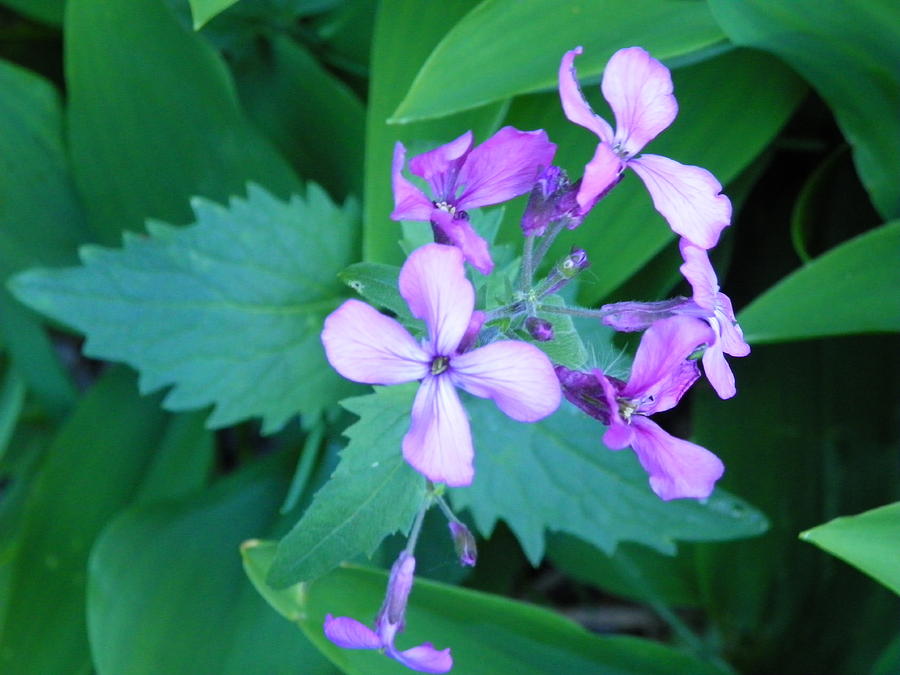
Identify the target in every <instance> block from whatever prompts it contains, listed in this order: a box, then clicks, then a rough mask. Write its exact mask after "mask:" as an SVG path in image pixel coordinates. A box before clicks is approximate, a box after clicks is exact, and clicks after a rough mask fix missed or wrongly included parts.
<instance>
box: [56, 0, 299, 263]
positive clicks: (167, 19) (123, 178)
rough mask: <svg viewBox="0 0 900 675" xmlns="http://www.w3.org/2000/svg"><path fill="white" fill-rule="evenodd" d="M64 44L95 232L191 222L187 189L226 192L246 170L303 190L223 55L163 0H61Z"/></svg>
mask: <svg viewBox="0 0 900 675" xmlns="http://www.w3.org/2000/svg"><path fill="white" fill-rule="evenodd" d="M65 47H66V50H65V64H66V84H67V85H68V95H69V108H68V119H67V124H68V131H69V143H70V148H71V158H72V166H73V172H74V175H75V179H76V183H77V185H78V188H79V190H80V193H81V196H82V198H83V200H84V204H85V207H86V209H87V212H88V216H89V221H90V224H91V227H92V228H93V230H94V232H95V233H96V235H97V237H98V239H99V240H100V242H101V243H103V244H106V245H111V246H112V245H116V244H117V243H118V242H119V239H120V232H121V231H122V230H123V229H130V230H135V231H141V230H142V227H143V224H144V221H145V220H146V219H147V218H159V219H162V220H166V221H168V222H172V223H184V222H188V221H189V220H190V217H191V213H190V209H189V208H188V200H189V199H190V197H192V196H194V195H200V196H202V197H206V198H209V199H215V200H220V201H224V200H225V199H227V198H228V197H229V196H230V195H233V194H239V193H240V192H242V191H243V190H244V186H245V184H246V183H247V182H248V181H251V180H252V181H255V182H257V183H259V184H260V185H262V186H263V187H265V188H267V189H269V190H271V191H273V192H274V193H275V194H277V195H278V196H280V197H286V196H287V195H288V194H290V193H292V192H297V191H299V188H300V185H299V184H298V181H297V178H296V176H295V175H294V173H293V171H292V170H291V169H290V167H289V166H288V165H287V163H286V162H285V161H284V160H283V159H282V158H281V156H280V155H278V153H276V152H275V151H274V150H273V149H272V147H271V146H270V145H269V144H268V142H267V141H265V140H264V139H263V138H262V137H261V135H260V134H258V133H257V132H256V130H255V129H254V128H253V127H252V125H250V123H249V122H247V120H246V119H245V118H244V116H243V114H242V112H241V110H240V108H239V106H238V101H237V96H236V94H235V91H234V84H233V82H232V81H231V78H230V76H229V74H228V70H227V68H226V66H225V64H224V62H223V60H222V58H221V57H220V56H219V54H218V53H217V52H215V51H214V50H213V49H212V47H210V46H209V45H208V44H207V43H206V42H205V41H204V40H203V38H201V37H200V36H198V35H196V34H195V33H192V32H191V31H190V30H188V29H187V28H186V27H183V26H182V25H181V24H180V23H179V22H178V20H177V19H176V17H175V15H174V14H173V13H172V11H171V9H170V8H169V7H168V6H167V5H166V4H165V3H164V2H163V0H105V1H104V2H95V0H69V2H68V3H67V7H66V40H65Z"/></svg>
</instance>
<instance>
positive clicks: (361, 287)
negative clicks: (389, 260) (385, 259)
mask: <svg viewBox="0 0 900 675" xmlns="http://www.w3.org/2000/svg"><path fill="white" fill-rule="evenodd" d="M339 276H340V278H341V281H343V282H344V283H345V284H347V285H348V286H349V287H350V288H352V289H353V290H354V291H356V292H357V293H359V294H360V295H361V296H363V297H364V298H365V299H366V300H368V301H369V302H371V303H372V304H373V305H375V306H376V307H383V308H384V309H389V310H390V311H392V312H393V313H394V314H396V315H397V316H398V317H401V319H402V320H403V321H404V322H408V321H413V316H412V314H410V313H409V306H408V305H407V304H406V300H404V299H403V296H401V295H400V290H399V288H398V286H397V284H398V279H399V278H400V268H399V267H396V266H394V265H384V264H382V263H371V262H360V263H354V264H353V265H350V267H348V268H347V269H345V270H344V271H343V272H341V273H340V275H339Z"/></svg>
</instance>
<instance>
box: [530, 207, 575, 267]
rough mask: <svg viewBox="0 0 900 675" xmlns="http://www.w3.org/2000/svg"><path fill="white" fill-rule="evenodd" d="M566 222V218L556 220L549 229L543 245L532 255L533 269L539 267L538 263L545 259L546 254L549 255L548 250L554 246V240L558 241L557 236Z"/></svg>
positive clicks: (542, 241) (542, 242)
mask: <svg viewBox="0 0 900 675" xmlns="http://www.w3.org/2000/svg"><path fill="white" fill-rule="evenodd" d="M566 222H568V221H567V220H566V219H565V218H563V219H561V220H558V221H555V222H554V223H553V224H552V225H551V226H550V228H549V229H548V230H547V233H546V234H545V235H544V238H543V239H542V240H541V245H540V246H539V247H538V249H537V253H535V254H534V256H532V269H537V267H538V265H540V264H541V262H542V261H543V260H544V256H546V255H547V251H549V250H550V247H551V246H553V242H554V241H556V237H557V236H559V233H560V232H562V230H563V227H564V226H565V224H566Z"/></svg>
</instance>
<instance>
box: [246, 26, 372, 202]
mask: <svg viewBox="0 0 900 675" xmlns="http://www.w3.org/2000/svg"><path fill="white" fill-rule="evenodd" d="M232 70H233V72H234V75H235V81H236V83H237V88H238V93H239V94H240V96H241V101H242V103H243V104H244V107H245V108H246V110H247V114H248V115H249V116H250V119H252V120H253V121H254V122H255V123H256V124H257V125H258V126H259V127H260V129H262V131H263V132H265V133H266V135H267V136H268V138H269V139H270V140H271V141H272V142H273V143H275V145H276V147H278V149H279V150H281V152H282V154H283V155H284V156H285V158H286V159H288V160H289V161H290V162H291V164H292V165H293V166H294V168H295V169H296V170H297V172H298V173H299V174H300V175H301V176H302V177H304V178H306V179H311V180H315V181H316V182H318V183H321V184H322V186H323V187H325V188H326V189H327V190H328V191H329V192H330V193H331V194H332V195H333V196H335V197H339V198H344V197H346V196H347V195H349V194H353V195H357V196H359V195H361V194H362V178H363V176H362V172H363V152H362V148H363V147H364V146H365V109H364V108H363V105H362V104H361V103H360V101H359V99H358V98H357V96H356V94H354V93H353V92H352V91H351V90H350V89H349V88H348V87H347V86H346V85H345V84H343V83H342V82H341V81H340V80H338V79H337V78H336V77H334V76H333V75H331V74H330V73H329V72H328V71H326V70H325V69H324V68H323V67H322V66H321V65H319V63H318V62H317V61H316V59H315V58H313V56H312V55H311V54H310V53H309V52H308V51H306V50H305V49H303V48H302V47H301V46H300V45H298V44H296V43H295V42H293V41H291V40H289V39H288V38H287V37H282V36H275V37H273V38H272V40H271V42H269V43H261V42H259V41H257V42H255V43H254V45H253V47H252V48H248V50H247V51H246V52H244V53H242V54H241V55H240V58H237V60H236V61H235V62H234V63H233V64H232ZM325 111H327V112H325Z"/></svg>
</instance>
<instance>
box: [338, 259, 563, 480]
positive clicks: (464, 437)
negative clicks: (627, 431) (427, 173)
mask: <svg viewBox="0 0 900 675" xmlns="http://www.w3.org/2000/svg"><path fill="white" fill-rule="evenodd" d="M399 285H400V294H401V295H402V296H403V298H404V299H405V300H406V302H407V304H408V305H409V309H410V311H411V312H412V314H413V316H415V317H416V318H419V319H422V320H423V321H424V322H425V325H426V327H427V329H428V339H427V340H425V341H424V342H422V343H421V344H419V343H418V342H417V341H416V340H415V338H413V336H412V335H410V334H409V333H408V332H407V331H406V329H405V328H403V326H401V325H400V324H399V323H397V322H396V321H395V320H394V319H391V318H389V317H386V316H384V315H383V314H381V313H379V312H378V311H377V310H375V309H374V308H372V307H370V306H369V305H367V304H365V303H363V302H360V301H359V300H347V301H346V302H345V303H344V304H342V305H341V306H340V307H338V308H337V309H336V310H335V311H334V312H332V313H331V314H330V315H329V316H328V317H327V318H326V319H325V328H324V330H323V331H322V343H323V345H324V346H325V353H326V355H327V357H328V361H329V362H330V363H331V365H332V366H333V367H334V369H335V370H337V371H338V372H339V373H340V374H341V375H343V376H344V377H346V378H347V379H349V380H354V381H356V382H363V383H365V384H398V383H401V382H412V381H415V380H419V381H421V385H420V386H419V391H418V393H417V394H416V398H415V401H414V403H413V409H412V423H411V424H410V428H409V431H408V432H407V434H406V436H405V437H404V438H403V456H404V457H405V458H406V460H407V461H408V462H409V463H410V464H411V465H412V466H413V467H414V468H415V469H416V470H417V471H419V472H420V473H422V474H424V475H425V476H426V477H428V478H429V479H430V480H432V481H434V482H437V483H446V484H447V485H451V486H460V485H469V484H470V483H471V482H472V478H473V476H474V468H473V465H472V460H473V456H474V451H473V448H472V436H471V432H470V430H469V420H468V417H467V416H466V412H465V410H463V407H462V404H461V403H460V400H459V397H458V395H457V393H456V388H457V387H462V388H463V389H465V390H466V391H468V392H469V393H470V394H472V395H474V396H479V397H481V398H490V399H492V400H493V401H494V402H495V403H496V404H497V406H498V407H499V408H500V409H501V410H502V411H503V412H504V413H506V414H507V415H509V416H510V417H512V418H513V419H515V420H518V421H520V422H536V421H538V420H540V419H542V418H544V417H546V416H547V415H550V414H551V413H552V412H554V411H555V410H556V408H557V407H558V406H559V402H560V398H561V394H560V390H559V383H558V381H557V380H556V376H555V374H554V372H553V366H552V364H551V363H550V361H549V359H548V358H547V356H546V355H545V354H544V353H543V352H542V351H541V350H539V349H538V348H536V347H534V346H532V345H530V344H527V343H525V342H518V341H513V340H503V341H499V342H493V343H491V344H488V345H485V346H483V347H479V348H477V349H473V350H471V351H468V350H466V351H464V349H466V348H467V347H468V345H470V344H471V343H472V342H473V339H474V337H473V335H472V333H473V330H474V331H477V329H478V328H479V327H480V325H481V323H482V322H483V320H484V317H483V315H481V313H480V312H475V311H474V305H475V290H474V289H473V288H472V284H471V283H470V282H469V280H468V279H466V275H465V269H464V264H463V254H462V252H461V251H460V250H459V249H458V248H456V247H452V246H443V245H441V244H427V245H426V246H422V247H421V248H419V249H417V250H415V251H413V253H412V254H411V255H410V256H409V258H408V259H407V261H406V263H405V264H404V265H403V268H402V269H401V271H400V281H399Z"/></svg>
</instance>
